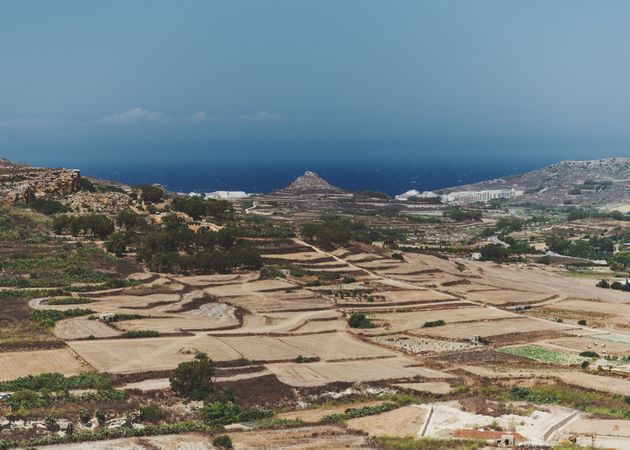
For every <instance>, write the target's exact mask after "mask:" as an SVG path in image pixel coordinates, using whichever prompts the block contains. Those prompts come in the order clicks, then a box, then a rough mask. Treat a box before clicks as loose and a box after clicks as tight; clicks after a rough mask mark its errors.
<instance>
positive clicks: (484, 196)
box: [442, 189, 523, 205]
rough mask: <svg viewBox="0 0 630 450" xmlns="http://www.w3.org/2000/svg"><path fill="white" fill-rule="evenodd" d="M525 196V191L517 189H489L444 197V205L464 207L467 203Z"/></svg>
mask: <svg viewBox="0 0 630 450" xmlns="http://www.w3.org/2000/svg"><path fill="white" fill-rule="evenodd" d="M519 195H523V191H517V190H516V189H489V190H485V191H455V192H449V193H448V194H446V195H442V201H443V202H444V203H455V204H459V205H464V204H467V203H476V202H484V203H485V202H489V201H490V200H495V199H499V198H514V197H518V196H519Z"/></svg>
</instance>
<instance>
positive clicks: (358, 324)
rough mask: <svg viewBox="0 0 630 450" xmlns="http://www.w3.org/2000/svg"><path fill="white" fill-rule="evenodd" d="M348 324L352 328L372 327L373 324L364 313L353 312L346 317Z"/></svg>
mask: <svg viewBox="0 0 630 450" xmlns="http://www.w3.org/2000/svg"><path fill="white" fill-rule="evenodd" d="M348 325H350V327H352V328H374V326H375V325H374V324H373V323H372V321H371V320H370V319H368V318H367V317H366V316H365V314H363V313H359V312H354V313H352V314H351V315H350V317H349V318H348Z"/></svg>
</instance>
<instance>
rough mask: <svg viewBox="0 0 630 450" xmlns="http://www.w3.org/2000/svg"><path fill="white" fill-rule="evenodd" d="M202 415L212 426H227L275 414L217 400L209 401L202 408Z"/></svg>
mask: <svg viewBox="0 0 630 450" xmlns="http://www.w3.org/2000/svg"><path fill="white" fill-rule="evenodd" d="M201 415H202V416H203V418H204V421H205V423H206V424H208V425H210V426H225V425H229V424H231V423H237V422H248V421H252V420H259V419H264V418H267V417H271V416H273V412H272V411H265V410H252V411H246V410H243V409H242V408H241V407H240V406H239V405H237V404H236V403H232V402H222V401H216V402H212V403H207V404H206V405H204V407H203V408H201Z"/></svg>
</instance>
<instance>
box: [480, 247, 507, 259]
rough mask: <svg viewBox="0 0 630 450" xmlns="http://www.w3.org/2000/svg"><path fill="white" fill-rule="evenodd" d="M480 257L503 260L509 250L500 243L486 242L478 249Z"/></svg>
mask: <svg viewBox="0 0 630 450" xmlns="http://www.w3.org/2000/svg"><path fill="white" fill-rule="evenodd" d="M479 251H480V253H481V259H482V260H484V261H505V260H506V259H507V258H508V257H509V256H510V252H509V251H508V249H507V248H505V247H503V246H502V245H500V244H487V245H484V246H483V247H481V248H480V249H479Z"/></svg>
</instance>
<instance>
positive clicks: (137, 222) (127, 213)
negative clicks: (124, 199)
mask: <svg viewBox="0 0 630 450" xmlns="http://www.w3.org/2000/svg"><path fill="white" fill-rule="evenodd" d="M145 223H146V222H145V220H144V217H142V216H141V215H140V214H136V213H135V212H133V211H132V210H130V209H123V210H122V211H120V212H119V213H118V215H117V216H116V224H117V225H118V226H119V227H124V228H126V229H128V230H129V229H131V228H136V227H141V226H142V225H144V224H145Z"/></svg>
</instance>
